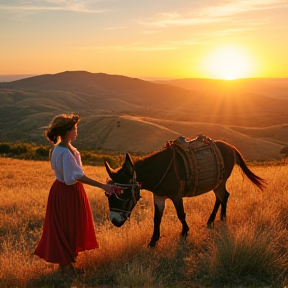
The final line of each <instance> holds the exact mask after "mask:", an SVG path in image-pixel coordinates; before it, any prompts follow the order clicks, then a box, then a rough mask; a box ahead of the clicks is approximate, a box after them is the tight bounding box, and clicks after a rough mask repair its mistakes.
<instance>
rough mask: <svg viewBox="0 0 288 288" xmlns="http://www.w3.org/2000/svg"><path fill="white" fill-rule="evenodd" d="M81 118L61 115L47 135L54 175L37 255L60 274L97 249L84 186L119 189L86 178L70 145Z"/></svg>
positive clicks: (112, 191)
mask: <svg viewBox="0 0 288 288" xmlns="http://www.w3.org/2000/svg"><path fill="white" fill-rule="evenodd" d="M79 121H80V118H79V116H78V115H75V114H71V115H65V114H63V115H58V116H56V117H55V118H54V119H53V120H52V122H51V123H50V125H49V127H48V129H47V130H46V131H45V133H44V135H45V137H46V138H47V140H48V141H49V142H51V143H52V144H53V145H54V148H53V149H52V152H51V154H50V160H51V166H52V169H53V170H54V172H55V176H56V180H55V181H54V183H53V185H52V187H51V189H50V193H49V197H48V203H47V210H46V216H45V221H44V227H43V232H42V236H41V239H40V241H39V243H38V245H37V248H36V250H35V254H36V255H37V256H39V257H40V258H42V259H44V260H46V261H47V262H51V263H58V264H59V265H60V268H61V271H63V272H65V271H67V272H73V273H75V272H76V273H77V272H78V273H81V272H83V271H76V269H75V268H74V267H73V265H72V263H74V262H75V261H76V257H77V255H78V253H79V252H81V251H84V250H91V249H95V248H98V243H97V240H96V236H95V230H94V224H93V219H92V213H91V207H90V203H89V201H88V198H87V196H86V193H85V190H84V187H83V184H82V183H85V184H88V185H91V186H95V187H99V188H101V189H103V190H104V191H105V192H106V193H107V194H113V193H115V191H116V190H117V192H118V189H119V187H116V186H112V185H108V184H103V183H101V182H98V181H96V180H94V179H91V178H89V177H87V176H86V175H85V174H84V172H83V169H82V163H81V157H80V153H79V152H78V150H77V149H76V148H75V147H73V146H72V144H71V142H72V141H73V140H75V139H76V137H77V124H78V122H79Z"/></svg>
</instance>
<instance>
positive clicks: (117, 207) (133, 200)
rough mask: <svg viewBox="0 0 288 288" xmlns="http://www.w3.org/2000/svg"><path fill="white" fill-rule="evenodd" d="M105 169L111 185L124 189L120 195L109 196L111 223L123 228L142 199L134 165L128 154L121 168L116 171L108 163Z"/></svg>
mask: <svg viewBox="0 0 288 288" xmlns="http://www.w3.org/2000/svg"><path fill="white" fill-rule="evenodd" d="M105 167H106V170H107V173H108V175H109V177H110V178H111V180H110V181H109V184H113V185H116V186H119V187H122V188H123V189H121V192H120V193H115V194H112V195H107V197H108V203H109V209H110V221H111V222H112V223H113V224H114V225H115V226H117V227H121V226H122V225H123V224H124V223H125V222H126V220H127V219H128V218H129V217H130V214H131V212H132V210H133V208H134V207H135V205H136V204H137V201H138V200H139V199H140V198H141V196H140V185H139V183H137V181H136V172H135V170H134V164H133V162H132V160H131V158H130V155H129V154H126V159H125V162H124V163H123V165H122V167H121V168H119V169H117V170H114V169H112V168H111V167H110V165H109V164H108V163H107V162H106V161H105Z"/></svg>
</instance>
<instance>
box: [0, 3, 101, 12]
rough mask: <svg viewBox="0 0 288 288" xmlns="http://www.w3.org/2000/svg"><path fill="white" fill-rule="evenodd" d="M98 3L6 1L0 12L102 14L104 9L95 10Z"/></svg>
mask: <svg viewBox="0 0 288 288" xmlns="http://www.w3.org/2000/svg"><path fill="white" fill-rule="evenodd" d="M97 2H98V1H85V0H40V1H36V0H35V1H33V0H31V1H29V0H26V1H21V0H15V1H8V0H4V1H1V3H0V12H1V11H2V12H6V13H9V14H20V13H22V14H36V13H39V12H43V11H68V12H77V13H103V12H105V11H107V10H105V9H95V5H93V4H95V3H97Z"/></svg>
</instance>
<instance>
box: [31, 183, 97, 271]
mask: <svg viewBox="0 0 288 288" xmlns="http://www.w3.org/2000/svg"><path fill="white" fill-rule="evenodd" d="M95 248H98V243H97V240H96V235H95V230H94V223H93V218H92V212H91V207H90V203H89V201H88V198H87V195H86V193H85V190H84V187H83V184H82V183H81V182H77V183H76V184H74V185H69V186H68V185H66V184H64V183H62V182H60V181H58V180H55V182H54V183H53V185H52V187H51V190H50V193H49V197H48V203H47V209H46V216H45V220H44V226H43V232H42V236H41V238H40V241H39V243H38V245H37V248H36V250H35V252H34V254H35V255H37V256H39V257H40V258H42V259H44V260H46V261H47V262H51V263H58V264H60V265H67V264H70V263H72V262H75V258H76V256H77V255H78V253H79V252H81V251H84V250H91V249H95Z"/></svg>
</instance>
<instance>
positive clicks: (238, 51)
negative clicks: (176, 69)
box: [203, 46, 254, 80]
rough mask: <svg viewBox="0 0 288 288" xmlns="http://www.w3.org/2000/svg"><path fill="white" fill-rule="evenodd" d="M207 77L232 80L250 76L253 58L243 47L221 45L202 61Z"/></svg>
mask: <svg viewBox="0 0 288 288" xmlns="http://www.w3.org/2000/svg"><path fill="white" fill-rule="evenodd" d="M203 69H204V70H205V74H206V75H209V76H208V78H217V79H225V80H233V79H238V78H248V77H251V75H252V73H253V69H254V67H253V60H252V58H251V56H250V55H249V53H248V52H247V51H245V50H244V49H243V48H240V47H236V46H221V47H218V48H216V49H215V50H214V51H213V52H212V53H210V54H209V55H208V56H207V57H205V60H204V63H203Z"/></svg>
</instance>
